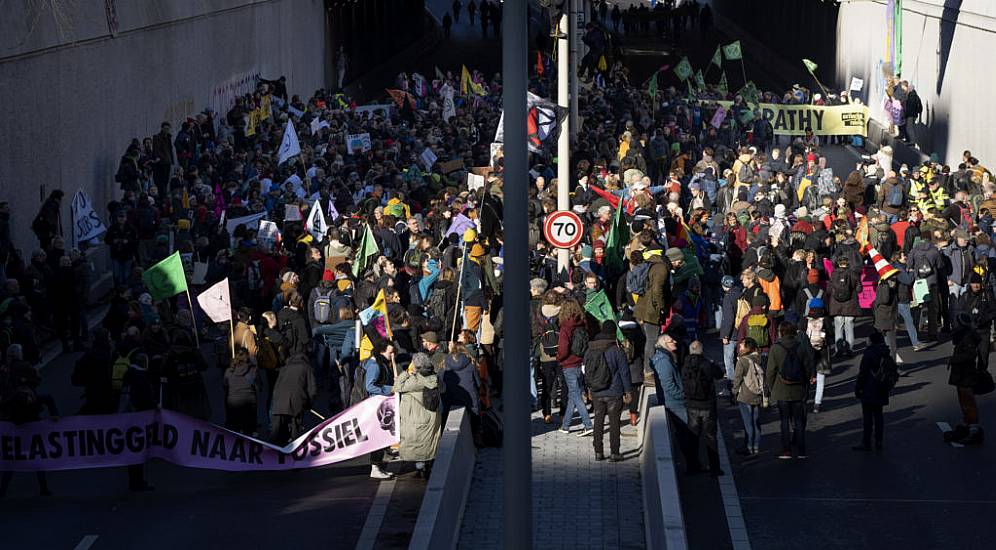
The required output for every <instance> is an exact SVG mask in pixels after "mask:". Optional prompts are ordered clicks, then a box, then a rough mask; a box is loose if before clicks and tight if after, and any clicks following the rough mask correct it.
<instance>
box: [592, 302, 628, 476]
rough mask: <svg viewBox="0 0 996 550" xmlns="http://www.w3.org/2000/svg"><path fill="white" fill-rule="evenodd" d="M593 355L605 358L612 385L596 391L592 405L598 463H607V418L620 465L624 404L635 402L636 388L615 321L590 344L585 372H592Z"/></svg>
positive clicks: (612, 449)
mask: <svg viewBox="0 0 996 550" xmlns="http://www.w3.org/2000/svg"><path fill="white" fill-rule="evenodd" d="M591 354H601V355H602V359H603V360H604V361H605V364H606V366H607V367H608V370H609V373H610V380H611V383H610V384H609V386H608V387H607V388H604V389H601V390H599V391H595V389H594V388H592V391H591V401H592V406H593V407H594V411H593V413H594V416H595V419H594V424H595V433H594V445H595V460H605V453H604V442H603V441H602V433H603V430H604V426H605V416H606V414H608V416H609V451H610V452H611V455H610V456H609V460H611V461H612V462H619V461H620V460H622V459H623V457H622V454H621V453H620V452H619V434H620V426H619V413H620V412H621V411H622V406H623V403H624V402H625V403H629V402H630V401H632V395H631V394H630V392H631V391H633V385H632V383H631V382H630V374H629V363H628V361H627V360H626V354H625V353H623V352H622V350H620V349H619V345H618V344H617V343H616V323H615V322H614V321H604V322H603V323H602V327H601V330H600V331H599V332H598V334H597V335H595V338H594V339H592V340H591V341H590V342H588V351H587V353H585V368H586V369H587V368H589V365H590V362H591V357H592V355H591Z"/></svg>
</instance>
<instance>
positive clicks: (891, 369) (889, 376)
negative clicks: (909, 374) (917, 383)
mask: <svg viewBox="0 0 996 550" xmlns="http://www.w3.org/2000/svg"><path fill="white" fill-rule="evenodd" d="M871 375H872V377H873V378H875V381H877V382H878V383H879V384H881V385H882V387H883V388H885V389H886V390H892V388H894V387H896V382H899V368H898V367H897V366H896V362H895V361H894V360H893V359H892V357H889V356H888V355H885V356H883V357H882V362H881V363H879V365H878V369H876V370H873V371H871Z"/></svg>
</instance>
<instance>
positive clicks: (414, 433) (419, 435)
mask: <svg viewBox="0 0 996 550" xmlns="http://www.w3.org/2000/svg"><path fill="white" fill-rule="evenodd" d="M394 391H395V392H396V393H397V394H398V395H400V396H401V401H400V403H399V406H398V418H399V423H400V424H401V432H400V439H401V445H400V447H399V451H400V456H401V460H407V461H409V462H414V463H415V476H416V477H418V478H420V479H421V478H422V477H425V478H426V479H428V477H429V469H430V468H428V467H427V464H426V463H428V462H431V461H432V460H433V459H435V458H436V450H437V448H438V447H439V436H440V435H441V433H442V432H441V430H440V426H441V423H442V413H441V411H442V407H441V406H440V400H441V397H440V394H441V392H442V388H440V383H439V377H438V376H437V375H436V369H435V366H434V365H433V364H432V360H430V359H429V356H428V355H426V354H424V353H416V354H415V355H413V356H412V362H411V365H409V367H408V369H407V370H405V371H403V372H401V373H399V374H398V378H397V380H395V382H394Z"/></svg>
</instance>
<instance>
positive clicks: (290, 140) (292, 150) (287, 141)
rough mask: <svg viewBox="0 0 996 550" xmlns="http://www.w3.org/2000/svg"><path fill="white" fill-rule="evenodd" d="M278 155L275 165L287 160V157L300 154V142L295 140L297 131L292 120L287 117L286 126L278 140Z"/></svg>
mask: <svg viewBox="0 0 996 550" xmlns="http://www.w3.org/2000/svg"><path fill="white" fill-rule="evenodd" d="M279 151H280V156H279V157H278V160H277V165H281V164H283V163H285V162H287V160H288V159H290V158H292V157H295V156H297V155H300V154H301V143H300V142H299V141H298V140H297V132H295V131H294V122H293V121H291V120H290V119H287V127H286V128H284V137H283V139H281V140H280V149H279Z"/></svg>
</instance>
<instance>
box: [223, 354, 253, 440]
mask: <svg viewBox="0 0 996 550" xmlns="http://www.w3.org/2000/svg"><path fill="white" fill-rule="evenodd" d="M222 389H223V391H224V395H225V427H226V428H228V429H229V430H232V431H234V432H238V433H240V434H243V435H252V434H254V433H256V409H257V403H258V401H259V370H258V369H257V367H256V365H254V364H253V362H252V361H251V360H250V358H249V351H248V350H246V349H245V348H244V347H241V346H240V347H239V348H238V349H237V350H236V351H235V359H234V360H232V364H231V365H229V367H228V368H227V369H225V375H224V378H222Z"/></svg>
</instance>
